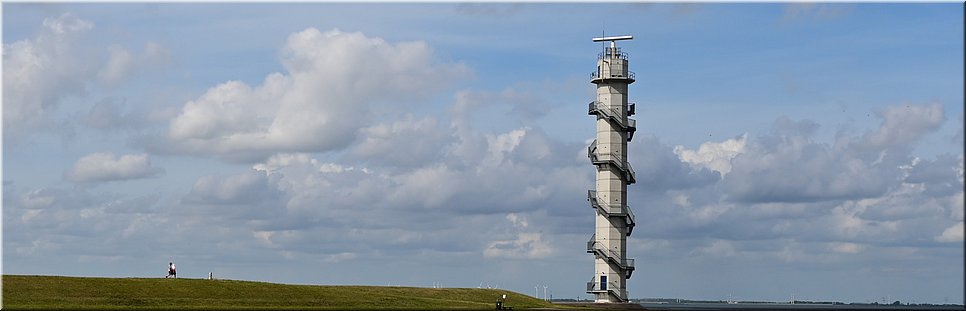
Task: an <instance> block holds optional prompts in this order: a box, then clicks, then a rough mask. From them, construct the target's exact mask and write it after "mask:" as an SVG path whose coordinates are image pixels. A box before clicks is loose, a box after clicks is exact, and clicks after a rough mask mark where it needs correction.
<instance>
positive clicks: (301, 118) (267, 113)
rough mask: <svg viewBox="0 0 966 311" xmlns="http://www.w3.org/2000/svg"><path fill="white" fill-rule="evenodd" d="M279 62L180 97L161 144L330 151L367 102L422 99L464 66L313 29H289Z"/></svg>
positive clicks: (420, 50) (428, 52) (418, 45)
mask: <svg viewBox="0 0 966 311" xmlns="http://www.w3.org/2000/svg"><path fill="white" fill-rule="evenodd" d="M281 62H282V65H283V66H284V68H285V70H286V73H272V74H269V75H268V76H267V77H266V78H265V80H264V81H263V82H262V84H261V85H258V86H254V87H253V86H249V85H248V84H246V83H244V82H240V81H228V82H224V83H222V84H220V85H217V86H215V87H212V88H210V89H208V91H207V92H205V94H203V95H202V96H200V97H198V98H197V99H195V100H192V101H189V102H188V103H186V104H185V105H184V107H183V108H182V110H181V113H180V114H179V115H178V116H177V117H175V118H174V119H172V120H171V122H170V127H169V129H168V131H167V135H166V139H165V141H164V142H163V143H162V144H161V148H162V149H163V150H166V151H168V152H174V153H181V154H195V155H211V156H216V157H221V158H229V159H233V160H244V161H250V160H261V159H264V158H267V157H268V156H269V155H271V154H273V153H277V152H320V151H331V150H337V149H341V148H344V147H346V146H347V145H348V144H349V143H350V142H352V141H353V140H354V139H355V138H356V132H357V131H358V130H359V129H361V128H364V127H365V126H366V125H367V124H368V122H369V121H368V120H369V117H370V113H371V111H370V108H371V107H372V105H374V104H375V103H382V102H394V101H401V100H406V99H418V98H422V97H423V96H426V95H429V94H432V93H433V92H435V91H437V90H439V89H440V88H441V87H444V86H445V85H447V84H448V83H447V82H448V81H451V80H454V79H459V78H461V77H463V76H465V75H467V74H468V72H469V71H468V69H467V68H466V67H465V66H464V65H462V64H458V63H444V62H441V61H438V60H437V59H436V58H435V57H434V56H433V51H432V49H431V48H430V47H429V46H428V45H426V44H425V43H423V42H401V43H395V44H393V43H390V42H386V41H385V40H383V39H380V38H371V37H367V36H365V35H363V34H361V33H347V32H342V31H339V30H331V31H327V32H321V31H319V30H317V29H315V28H309V29H306V30H303V31H300V32H297V33H294V34H292V35H290V36H289V37H288V39H287V40H286V43H285V45H284V46H283V47H282V51H281ZM373 130H374V131H377V132H378V129H373Z"/></svg>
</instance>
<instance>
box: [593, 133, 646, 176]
mask: <svg viewBox="0 0 966 311" xmlns="http://www.w3.org/2000/svg"><path fill="white" fill-rule="evenodd" d="M587 157H588V158H590V163H593V164H611V165H614V166H616V167H617V169H619V170H620V171H621V172H622V173H623V175H624V180H625V181H627V183H628V184H633V183H636V182H637V175H635V173H634V168H633V167H631V163H630V162H627V161H624V159H622V158H621V156H620V154H618V153H616V152H611V153H607V154H603V153H599V152H597V140H596V139H595V140H594V142H592V143H591V144H590V146H587Z"/></svg>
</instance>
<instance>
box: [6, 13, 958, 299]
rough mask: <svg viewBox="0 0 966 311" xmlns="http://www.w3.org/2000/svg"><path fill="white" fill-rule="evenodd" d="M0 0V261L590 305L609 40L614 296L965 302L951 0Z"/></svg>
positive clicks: (60, 270)
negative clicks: (270, 0) (633, 175)
mask: <svg viewBox="0 0 966 311" xmlns="http://www.w3.org/2000/svg"><path fill="white" fill-rule="evenodd" d="M2 11H3V12H2V16H3V22H2V27H3V30H2V34H3V39H2V41H3V62H2V66H3V67H2V73H3V127H2V128H3V152H2V157H3V158H2V162H3V168H2V169H3V170H2V176H3V184H2V186H3V192H2V193H3V213H2V219H3V220H2V226H3V230H2V232H3V233H2V238H3V253H2V258H3V267H2V269H3V270H2V272H3V274H43V275H72V276H105V277H162V276H164V274H166V268H167V263H168V262H169V261H173V262H175V263H176V264H177V266H178V268H179V272H180V273H179V275H180V276H181V277H189V278H201V277H207V274H208V273H209V272H212V273H213V274H214V276H215V277H216V278H227V279H240V280H256V281H268V282H280V283H292V284H361V285H403V286H425V287H429V286H433V285H441V286H445V287H499V288H505V289H508V290H513V291H517V292H521V293H525V294H530V295H539V296H540V297H543V296H544V292H543V287H544V286H546V287H547V293H548V294H549V293H553V295H554V296H553V297H554V298H581V299H586V298H590V296H589V295H587V294H586V293H584V290H585V283H586V282H587V281H589V280H590V279H591V278H592V276H593V273H594V271H593V269H594V268H593V260H594V258H593V255H592V254H588V253H586V251H585V250H586V247H585V242H586V241H587V240H588V239H590V237H591V235H592V234H593V231H594V215H595V212H594V210H593V209H592V208H591V207H590V204H589V203H588V202H587V201H586V199H585V198H586V191H587V190H588V189H591V188H593V186H594V173H595V169H594V167H593V165H591V164H590V161H589V160H588V158H587V155H586V147H587V145H588V144H589V143H590V142H591V140H593V139H594V136H595V132H594V124H595V123H594V122H595V121H594V119H593V116H589V115H587V110H586V107H587V103H588V102H590V101H592V100H594V96H595V95H594V94H595V88H594V85H593V84H591V83H590V73H591V72H592V71H594V70H595V68H596V67H595V66H596V57H597V53H599V52H600V49H601V45H600V44H599V43H594V42H592V41H591V38H592V37H595V36H600V35H601V34H606V35H633V36H634V39H633V40H631V41H622V42H620V43H619V46H620V47H621V48H622V50H623V51H624V52H626V53H627V54H628V56H629V59H630V62H629V63H630V70H632V71H634V72H635V73H636V77H637V80H636V82H635V83H634V84H632V85H631V86H630V88H629V98H630V101H631V102H634V103H636V107H637V115H635V116H634V118H636V120H637V126H638V128H637V133H636V134H635V135H634V140H633V141H632V142H630V143H629V154H628V158H629V162H630V163H631V165H633V167H634V170H635V171H636V172H637V183H636V184H633V185H631V186H629V187H628V191H629V193H628V202H629V205H630V206H631V208H632V209H633V211H634V213H635V214H636V216H637V226H636V229H635V230H634V232H633V235H631V236H630V237H629V238H628V255H629V257H630V258H634V259H636V271H635V272H634V274H633V277H632V278H631V279H629V280H628V291H629V293H630V295H631V297H636V298H645V297H666V298H685V299H715V300H718V299H721V300H723V299H729V298H732V299H735V300H768V301H787V300H789V299H790V298H792V297H794V298H795V299H798V300H816V301H843V302H883V301H886V300H888V302H891V301H894V300H900V301H902V302H911V303H912V302H915V303H927V302H928V303H946V302H948V303H963V291H964V288H963V282H964V271H963V264H964V262H963V254H964V247H963V245H964V244H963V243H964V242H963V231H964V228H963V210H964V208H963V202H964V192H963V186H964V181H963V179H964V178H963V149H964V146H963V140H964V135H963V123H964V117H963V115H964V113H963V106H964V100H963V84H964V81H963V74H964V73H963V53H964V51H963V26H964V25H963V9H962V4H958V3H947V4H807V3H777V4H724V3H688V4H675V3H667V4H653V3H596V4H587V3H583V4H581V3H485V4H474V3H422V4H412V3H298V4H291V3H290V4H256V3H233V4H230V3H206V4H192V3H163V4H157V3H43V4H37V3H4V4H3V6H2ZM535 288H536V289H538V290H537V291H536V292H535Z"/></svg>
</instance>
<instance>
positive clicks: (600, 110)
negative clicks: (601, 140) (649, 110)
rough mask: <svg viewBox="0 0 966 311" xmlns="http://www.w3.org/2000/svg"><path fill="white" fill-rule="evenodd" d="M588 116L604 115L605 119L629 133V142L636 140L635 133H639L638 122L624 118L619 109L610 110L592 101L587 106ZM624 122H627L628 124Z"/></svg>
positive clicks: (602, 104)
mask: <svg viewBox="0 0 966 311" xmlns="http://www.w3.org/2000/svg"><path fill="white" fill-rule="evenodd" d="M587 114H589V115H603V116H604V118H608V119H610V120H613V121H614V122H616V123H617V125H618V126H620V128H621V130H623V131H624V132H627V141H631V139H632V138H634V132H635V131H637V120H634V119H631V118H624V117H622V116H621V111H620V109H618V108H617V107H612V108H608V107H607V106H605V105H604V103H601V102H599V101H592V102H590V103H589V104H587ZM624 120H627V121H626V122H625V121H624Z"/></svg>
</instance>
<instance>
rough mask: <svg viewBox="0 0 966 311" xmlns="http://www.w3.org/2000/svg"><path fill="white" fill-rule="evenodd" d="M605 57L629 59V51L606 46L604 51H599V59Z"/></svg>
mask: <svg viewBox="0 0 966 311" xmlns="http://www.w3.org/2000/svg"><path fill="white" fill-rule="evenodd" d="M604 58H610V59H614V58H619V59H623V60H627V53H624V52H621V48H604V51H603V52H600V53H597V59H604Z"/></svg>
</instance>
